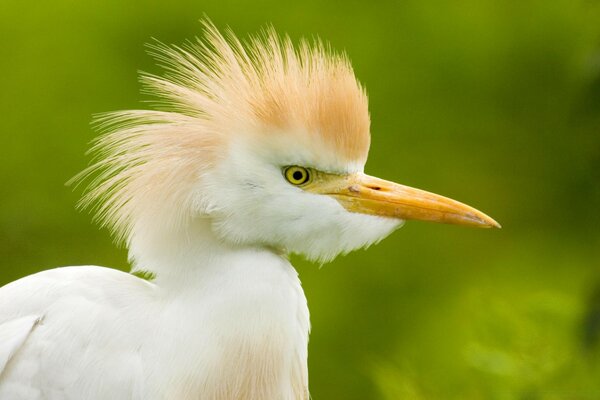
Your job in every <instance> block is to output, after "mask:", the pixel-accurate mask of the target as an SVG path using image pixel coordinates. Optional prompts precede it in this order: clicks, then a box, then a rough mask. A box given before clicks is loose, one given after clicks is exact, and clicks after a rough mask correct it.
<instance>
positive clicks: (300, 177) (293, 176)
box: [283, 166, 310, 186]
mask: <svg viewBox="0 0 600 400" xmlns="http://www.w3.org/2000/svg"><path fill="white" fill-rule="evenodd" d="M283 174H284V175H285V179H287V181H288V182H289V183H291V184H292V185H296V186H300V185H304V184H305V183H307V182H308V181H310V172H308V169H306V168H303V167H298V166H291V167H285V168H284V170H283Z"/></svg>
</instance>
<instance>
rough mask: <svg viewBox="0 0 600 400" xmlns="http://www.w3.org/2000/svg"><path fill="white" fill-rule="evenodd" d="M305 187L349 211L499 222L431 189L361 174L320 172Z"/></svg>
mask: <svg viewBox="0 0 600 400" xmlns="http://www.w3.org/2000/svg"><path fill="white" fill-rule="evenodd" d="M305 190H307V191H310V192H313V193H319V194H324V195H329V196H331V197H333V198H335V199H336V200H337V201H338V202H339V203H340V204H341V205H342V206H343V207H344V208H346V209H347V210H348V211H351V212H357V213H362V214H370V215H379V216H382V217H392V218H398V219H403V220H419V221H432V222H440V223H444V224H455V225H467V226H474V227H479V228H500V224H499V223H497V222H496V221H494V220H493V219H492V218H490V217H488V216H487V215H485V214H484V213H482V212H481V211H479V210H476V209H475V208H473V207H470V206H468V205H466V204H463V203H460V202H458V201H456V200H452V199H449V198H447V197H443V196H440V195H437V194H434V193H430V192H426V191H424V190H420V189H414V188H411V187H408V186H404V185H400V184H397V183H394V182H389V181H386V180H383V179H379V178H375V177H372V176H369V175H365V174H351V175H330V174H322V175H321V176H319V177H317V179H316V180H315V181H314V182H312V183H310V184H309V185H307V187H306V188H305Z"/></svg>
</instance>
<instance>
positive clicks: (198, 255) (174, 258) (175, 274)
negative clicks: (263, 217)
mask: <svg viewBox="0 0 600 400" xmlns="http://www.w3.org/2000/svg"><path fill="white" fill-rule="evenodd" d="M129 250H130V251H129V258H130V261H131V263H132V272H143V273H144V274H145V273H148V274H147V275H149V276H152V277H154V279H156V281H157V283H158V282H160V284H161V285H163V286H165V285H169V286H170V285H173V286H175V287H181V286H189V285H190V284H193V283H195V282H197V281H199V280H206V279H209V278H210V276H213V273H217V274H219V275H223V274H227V270H226V269H227V268H230V267H234V266H235V265H236V264H240V263H244V262H247V260H252V259H257V258H260V259H267V260H269V261H272V262H273V263H274V264H280V263H281V261H283V260H282V257H283V255H282V254H279V253H277V251H275V250H274V249H271V248H267V247H260V246H247V245H246V246H245V245H236V244H232V243H226V242H224V241H223V240H221V239H220V238H218V237H217V236H216V235H215V234H214V233H213V231H212V229H211V225H210V220H208V219H198V220H196V221H194V222H193V223H190V224H189V225H187V226H185V227H183V228H172V229H165V230H161V231H155V230H150V229H140V230H139V231H138V232H137V233H136V234H134V235H133V236H132V240H131V242H130V245H129ZM286 263H287V261H286ZM248 272H251V271H248Z"/></svg>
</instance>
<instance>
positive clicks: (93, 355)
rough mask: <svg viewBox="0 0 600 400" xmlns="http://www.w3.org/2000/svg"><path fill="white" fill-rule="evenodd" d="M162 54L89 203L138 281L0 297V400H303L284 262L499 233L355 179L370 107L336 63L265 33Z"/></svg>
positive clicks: (299, 316)
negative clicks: (430, 236) (432, 237)
mask: <svg viewBox="0 0 600 400" xmlns="http://www.w3.org/2000/svg"><path fill="white" fill-rule="evenodd" d="M205 26H206V32H207V33H206V37H207V38H206V39H205V40H204V41H202V40H201V41H198V43H196V44H194V45H189V46H188V47H186V48H176V47H167V46H162V45H158V46H155V48H154V50H155V52H156V53H157V54H156V56H157V58H158V59H159V61H161V63H162V64H165V65H166V69H167V73H166V74H165V76H164V77H155V76H149V75H147V76H145V77H144V82H145V83H146V85H147V86H148V88H149V89H150V90H152V92H153V93H155V94H157V95H158V96H160V98H161V99H162V103H163V105H164V108H163V109H162V110H159V111H126V112H118V113H113V114H110V115H108V116H106V117H103V119H101V126H102V127H103V129H105V130H106V133H105V134H104V136H102V137H101V138H100V139H99V141H98V142H97V144H96V146H95V148H94V149H95V151H96V154H97V159H96V162H95V164H93V165H92V166H91V167H90V168H89V169H87V170H86V171H84V173H83V174H82V175H81V177H80V178H84V179H88V180H89V181H90V182H91V183H90V187H89V191H88V192H87V195H86V197H84V200H83V205H84V206H91V207H95V209H96V210H97V217H98V219H99V220H100V221H101V223H102V224H104V225H106V226H108V227H110V228H111V229H112V231H113V232H114V234H115V235H116V237H117V238H118V239H122V240H124V241H125V243H126V245H127V246H128V248H129V255H130V260H131V262H132V269H133V271H135V272H139V273H143V274H146V275H147V276H151V277H152V279H150V280H145V279H141V278H138V277H137V276H135V275H133V274H128V273H124V272H119V271H116V270H112V269H107V268H103V267H96V266H85V267H66V268H58V269H54V270H50V271H45V272H41V273H38V274H35V275H31V276H29V277H26V278H23V279H21V280H18V281H16V282H13V283H11V284H8V285H6V286H4V287H3V288H1V289H0V399H11V400H21V399H23V400H24V399H27V400H31V399H45V400H55V399H56V400H58V399H61V400H63V399H71V400H83V399H86V400H96V399H97V400H101V399H102V400H106V399H111V400H120V399H123V400H125V399H127V400H131V399H144V400H158V399H177V400H187V399H195V400H198V399H202V400H232V399H248V400H250V399H252V400H259V399H260V400H265V399H273V400H292V399H294V400H298V399H308V397H309V395H308V370H307V343H308V332H309V327H310V326H309V316H308V309H307V305H306V299H305V297H304V294H303V291H302V288H301V286H300V282H299V280H298V276H297V274H296V272H295V270H294V268H293V267H292V266H291V265H290V263H289V262H288V261H287V258H286V254H288V253H290V252H294V253H299V254H303V255H305V256H306V257H307V258H309V259H312V260H320V261H327V260H331V259H332V258H334V257H335V256H336V255H338V254H340V253H346V252H349V251H351V250H354V249H357V248H360V247H365V246H368V245H370V244H372V243H375V242H377V241H379V240H381V239H382V238H384V237H385V236H387V235H388V234H389V233H390V232H392V231H393V230H394V229H396V228H397V227H399V226H400V225H401V223H402V221H403V220H405V219H422V220H431V221H439V222H447V223H458V224H465V225H473V226H483V227H488V226H497V223H495V222H494V221H493V220H492V219H491V218H489V217H487V216H485V215H484V214H482V213H480V212H478V211H477V210H475V209H473V208H471V207H468V206H465V205H464V204H461V203H458V202H455V201H453V200H450V199H446V198H443V197H441V196H437V195H433V194H431V193H427V192H424V191H420V190H417V189H412V188H408V187H405V186H402V185H397V184H394V183H391V182H387V181H383V180H380V179H377V178H372V177H369V176H367V175H365V174H364V173H363V168H364V164H365V161H366V156H367V152H368V147H369V141H370V136H369V116H368V110H367V101H366V95H365V93H364V91H363V89H362V88H361V87H360V85H359V84H358V83H357V81H356V79H355V78H354V74H353V72H352V69H351V67H350V65H349V63H348V61H347V60H346V58H345V57H342V56H337V55H333V54H331V53H330V52H328V51H326V50H325V49H324V46H322V45H321V44H319V43H316V44H314V45H309V44H307V43H305V42H303V43H301V45H300V46H299V49H298V50H295V49H294V48H293V46H292V45H291V44H290V41H289V39H287V38H286V39H283V40H281V39H279V38H278V37H277V35H276V34H275V33H274V32H273V31H267V32H266V33H265V34H263V35H262V36H261V37H256V38H251V39H250V40H249V43H248V44H247V45H242V44H241V42H240V41H239V40H238V39H236V38H235V37H234V36H233V35H232V34H229V36H228V38H227V39H226V38H224V37H223V36H222V35H221V34H220V33H219V32H218V31H217V30H216V29H215V28H214V26H212V25H211V24H210V23H206V24H205Z"/></svg>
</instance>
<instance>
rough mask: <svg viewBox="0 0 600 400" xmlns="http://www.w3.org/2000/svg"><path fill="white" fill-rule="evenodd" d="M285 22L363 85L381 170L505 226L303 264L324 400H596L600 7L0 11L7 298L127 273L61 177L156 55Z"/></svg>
mask: <svg viewBox="0 0 600 400" xmlns="http://www.w3.org/2000/svg"><path fill="white" fill-rule="evenodd" d="M204 13H206V14H207V15H208V16H209V17H210V18H212V19H213V20H214V21H215V23H216V24H217V25H218V26H220V27H224V26H226V25H230V26H231V27H232V28H234V30H235V31H236V32H237V33H238V34H240V35H244V34H246V33H248V32H255V31H257V30H258V29H259V28H260V27H262V26H264V25H265V24H266V23H272V24H273V25H274V26H275V27H276V28H277V29H278V30H279V31H280V32H287V33H289V34H290V36H292V38H294V39H298V38H300V37H301V36H309V37H310V36H313V35H319V36H321V37H322V38H324V39H326V40H328V41H330V42H331V44H332V45H333V47H334V48H337V49H340V50H345V51H347V52H348V54H349V55H350V57H351V59H352V60H353V64H354V66H355V69H356V72H357V75H358V77H359V79H360V80H361V81H362V82H363V83H364V84H365V85H366V86H367V89H368V91H369V95H370V109H371V114H372V121H373V122H372V134H373V144H372V146H371V158H370V160H369V163H368V165H367V170H368V172H369V173H371V174H374V175H378V176H381V177H384V178H387V179H392V180H396V181H399V182H402V183H405V184H409V185H412V186H417V187H421V188H424V189H428V190H432V191H435V192H438V193H441V194H445V195H448V196H451V197H454V198H457V199H460V200H463V201H465V202H467V203H469V204H472V205H474V206H476V207H478V208H480V209H482V210H484V211H485V212H488V213H489V214H490V215H492V216H493V217H494V218H496V219H497V220H498V221H500V222H501V223H502V224H503V226H504V229H503V230H500V231H481V230H474V229H461V228H457V227H449V226H437V225H429V224H419V223H408V224H407V226H406V227H404V228H403V229H402V230H400V231H399V232H397V233H396V234H394V235H393V236H392V237H390V238H388V239H387V240H385V241H384V242H382V243H381V244H380V245H378V246H375V247H373V248H371V249H369V250H368V251H366V252H357V253H354V254H352V255H349V256H347V257H343V258H340V259H338V260H336V261H335V262H334V263H333V264H331V265H327V266H326V267H324V268H318V267H317V266H314V265H310V264H308V263H306V262H304V261H302V260H300V259H298V258H297V257H296V258H294V262H295V264H296V265H298V269H299V271H300V274H301V277H302V280H303V282H304V287H305V289H306V292H307V296H308V299H309V304H310V307H311V312H312V322H313V333H312V336H311V344H310V369H311V370H310V379H311V391H312V394H313V397H314V398H315V399H350V400H351V399H357V400H358V399H375V398H381V399H415V400H424V399H427V400H434V399H440V400H444V399H493V400H495V399H498V400H512V399H519V400H537V399H540V400H542V399H543V400H555V399H577V400H588V399H600V365H599V358H600V355H599V353H600V349H599V347H600V343H599V342H600V263H599V261H600V257H599V256H600V3H599V2H598V1H592V0H587V1H575V0H543V1H542V0H524V1H519V2H512V1H507V0H505V1H498V0H479V1H475V0H465V1H460V2H459V1H454V2H452V1H433V0H432V1H420V0H407V1H387V2H384V1H372V2H368V3H367V2H359V1H355V0H350V1H345V2H336V1H329V2H326V1H315V0H309V1H304V2H295V3H290V4H286V3H284V2H280V1H275V0H265V1H263V0H257V1H253V2H243V1H229V0H221V1H213V0H210V1H189V0H184V1H171V2H163V1H147V2H123V1H117V0H102V1H100V0H88V1H85V2H80V1H75V0H55V1H52V2H50V1H42V2H37V3H35V4H33V3H26V2H19V1H16V0H3V1H2V2H1V3H0V37H1V38H2V55H1V58H0V84H1V86H0V87H1V92H0V110H2V118H0V132H1V136H0V146H1V149H2V153H1V154H2V156H1V161H0V177H1V181H0V182H1V185H0V187H1V189H0V193H1V199H2V200H1V204H2V207H0V284H4V283H6V282H9V281H11V280H14V279H17V278H19V277H21V276H24V275H26V274H29V273H32V272H35V271H38V270H41V269H46V268H50V267H54V266H60V265H77V264H99V265H107V266H113V267H116V268H122V269H126V268H127V262H126V253H125V250H124V249H116V248H114V246H113V245H112V243H111V240H110V238H109V236H108V234H107V232H104V231H100V230H98V229H97V228H96V227H94V226H93V225H91V224H90V218H89V216H88V215H86V214H82V213H78V212H77V211H75V209H74V204H75V202H76V200H77V198H78V196H79V195H80V191H79V190H75V191H72V190H71V189H70V188H65V186H64V182H65V181H66V180H67V179H68V178H70V177H71V176H73V175H74V174H75V173H76V172H77V171H79V170H81V169H82V168H83V167H84V166H85V165H86V163H87V162H88V161H89V159H88V158H86V157H85V156H84V152H85V150H86V148H87V147H88V142H89V141H90V140H91V139H92V138H93V136H94V133H93V132H92V130H91V129H90V127H89V121H90V120H91V116H92V114H94V113H97V112H102V111H108V110H114V109H127V108H139V107H145V105H144V104H140V101H139V100H140V99H142V97H141V96H140V95H139V94H138V84H137V81H136V79H137V78H136V76H137V70H139V69H141V70H146V71H151V72H158V71H159V70H158V68H157V67H155V66H154V65H153V61H152V60H151V58H150V57H148V56H147V55H146V54H145V49H144V46H143V44H144V43H145V42H148V41H149V40H150V39H151V37H156V38H158V39H160V40H161V41H164V42H168V43H181V42H183V41H184V40H185V39H186V38H191V37H194V36H196V35H198V34H200V25H199V23H198V19H199V18H201V17H202V16H203V14H204Z"/></svg>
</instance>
